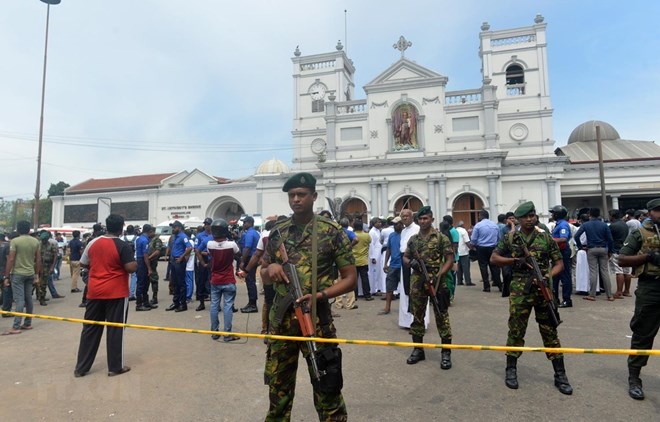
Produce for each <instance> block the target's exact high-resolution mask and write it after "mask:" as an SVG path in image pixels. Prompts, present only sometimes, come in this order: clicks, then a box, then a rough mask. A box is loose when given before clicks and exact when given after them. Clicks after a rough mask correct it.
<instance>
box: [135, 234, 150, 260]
mask: <svg viewBox="0 0 660 422" xmlns="http://www.w3.org/2000/svg"><path fill="white" fill-rule="evenodd" d="M145 255H147V256H148V255H149V236H148V235H147V234H146V233H142V234H141V235H140V237H138V238H137V240H136V241H135V258H136V259H137V261H138V262H140V261H142V262H144V256H145Z"/></svg>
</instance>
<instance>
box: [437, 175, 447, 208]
mask: <svg viewBox="0 0 660 422" xmlns="http://www.w3.org/2000/svg"><path fill="white" fill-rule="evenodd" d="M438 196H439V198H438V199H439V200H440V208H439V209H438V211H440V213H439V214H438V217H440V218H442V217H443V216H445V215H447V178H446V177H440V178H438Z"/></svg>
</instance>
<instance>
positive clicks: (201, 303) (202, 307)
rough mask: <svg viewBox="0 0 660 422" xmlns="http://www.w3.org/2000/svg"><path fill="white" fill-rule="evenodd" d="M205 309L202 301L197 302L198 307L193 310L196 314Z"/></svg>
mask: <svg viewBox="0 0 660 422" xmlns="http://www.w3.org/2000/svg"><path fill="white" fill-rule="evenodd" d="M204 309H206V306H204V299H200V300H199V306H198V307H197V308H196V309H195V310H196V311H197V312H199V311H203V310H204Z"/></svg>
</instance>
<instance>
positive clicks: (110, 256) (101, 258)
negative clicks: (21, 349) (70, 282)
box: [73, 214, 137, 378]
mask: <svg viewBox="0 0 660 422" xmlns="http://www.w3.org/2000/svg"><path fill="white" fill-rule="evenodd" d="M105 225H106V229H107V234H105V235H103V236H99V237H97V238H95V239H93V240H92V241H91V242H90V243H89V244H88V245H87V247H86V248H85V252H83V255H82V257H81V258H80V265H81V267H83V268H88V269H89V280H88V282H87V289H88V290H87V307H86V309H85V319H86V320H91V321H108V322H119V323H125V322H126V318H127V316H128V292H129V289H128V274H130V273H134V272H135V271H136V270H137V262H136V261H135V258H134V255H133V249H132V248H131V246H130V245H129V244H128V243H126V242H124V241H123V240H120V239H119V238H118V237H119V236H120V235H121V234H122V231H123V229H124V217H122V216H121V215H117V214H110V215H109V216H108V218H106V220H105ZM102 335H103V326H102V325H91V324H85V325H83V330H82V333H81V334H80V346H79V347H78V362H77V363H76V369H75V371H74V372H73V375H74V376H75V377H76V378H78V377H82V376H85V375H87V373H88V372H89V370H90V369H91V367H92V364H93V363H94V358H95V357H96V352H97V351H98V348H99V343H100V342H101V336H102ZM106 343H107V355H108V376H110V377H112V376H115V375H120V374H123V373H125V372H128V371H130V370H131V368H130V367H128V366H125V365H124V328H119V327H108V330H107V333H106Z"/></svg>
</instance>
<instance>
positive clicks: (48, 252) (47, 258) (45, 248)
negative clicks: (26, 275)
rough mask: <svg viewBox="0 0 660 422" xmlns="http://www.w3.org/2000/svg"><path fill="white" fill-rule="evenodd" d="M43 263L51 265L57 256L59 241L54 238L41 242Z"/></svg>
mask: <svg viewBox="0 0 660 422" xmlns="http://www.w3.org/2000/svg"><path fill="white" fill-rule="evenodd" d="M40 246H41V249H40V250H41V264H42V265H51V264H52V263H53V262H55V259H56V258H57V242H56V241H55V240H54V239H48V241H47V242H46V243H44V242H41V245H40Z"/></svg>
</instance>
